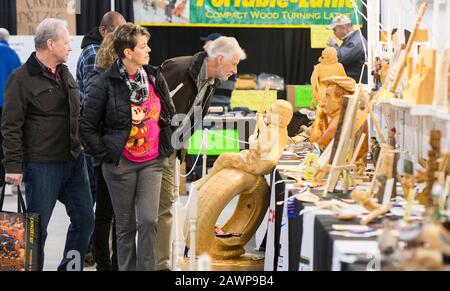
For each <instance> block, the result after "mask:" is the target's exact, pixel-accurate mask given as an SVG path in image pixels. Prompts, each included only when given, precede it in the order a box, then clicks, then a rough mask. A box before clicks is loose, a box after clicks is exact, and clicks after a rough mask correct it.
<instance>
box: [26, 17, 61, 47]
mask: <svg viewBox="0 0 450 291" xmlns="http://www.w3.org/2000/svg"><path fill="white" fill-rule="evenodd" d="M59 27H65V28H67V27H68V24H67V21H65V20H62V19H57V18H47V19H44V20H43V21H42V22H41V23H39V24H38V26H37V27H36V33H35V34H34V47H35V48H36V50H37V51H39V50H44V49H46V48H47V40H49V39H53V40H57V39H58V37H59V35H58V28H59Z"/></svg>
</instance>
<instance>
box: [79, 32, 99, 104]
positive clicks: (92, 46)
mask: <svg viewBox="0 0 450 291" xmlns="http://www.w3.org/2000/svg"><path fill="white" fill-rule="evenodd" d="M102 41H103V37H102V36H101V34H100V32H99V31H98V27H94V28H93V29H91V31H89V33H88V34H86V35H85V36H84V37H83V41H82V42H81V49H82V51H81V54H80V57H79V58H78V62H77V82H78V87H79V89H80V100H81V101H82V102H83V100H84V97H85V94H86V92H85V91H86V83H87V80H88V76H89V72H91V71H93V70H94V68H95V58H96V56H97V53H98V50H99V49H100V45H101V43H102Z"/></svg>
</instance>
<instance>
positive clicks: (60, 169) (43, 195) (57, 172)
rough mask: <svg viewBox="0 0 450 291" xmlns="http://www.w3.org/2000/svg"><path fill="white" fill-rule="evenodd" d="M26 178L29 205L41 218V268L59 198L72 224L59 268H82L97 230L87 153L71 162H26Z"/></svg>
mask: <svg viewBox="0 0 450 291" xmlns="http://www.w3.org/2000/svg"><path fill="white" fill-rule="evenodd" d="M23 181H24V183H25V196H26V204H27V209H28V211H29V212H32V213H37V214H39V215H40V219H41V238H42V239H41V254H40V261H39V267H40V269H41V270H42V268H43V266H44V246H45V240H46V238H47V226H48V223H49V221H50V217H51V216H52V213H53V209H54V208H55V205H56V201H57V200H59V201H60V202H61V203H63V204H64V205H65V207H66V212H67V214H68V215H69V217H70V225H69V229H68V232H67V237H66V245H65V248H64V257H63V259H62V261H61V263H60V265H59V267H58V270H59V271H65V270H82V269H83V264H84V256H85V254H86V250H87V247H88V244H89V239H90V237H91V234H92V232H93V230H94V212H93V205H92V196H91V190H90V186H89V177H88V173H87V168H86V161H85V157H84V154H83V153H81V154H80V155H79V156H78V158H76V159H75V160H72V161H67V162H56V163H29V162H25V163H23ZM78 259H79V261H78Z"/></svg>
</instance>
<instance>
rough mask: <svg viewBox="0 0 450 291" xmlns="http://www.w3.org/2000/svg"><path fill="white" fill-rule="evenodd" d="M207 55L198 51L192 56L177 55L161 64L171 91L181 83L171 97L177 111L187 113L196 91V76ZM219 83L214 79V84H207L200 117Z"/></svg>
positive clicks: (206, 110) (206, 108)
mask: <svg viewBox="0 0 450 291" xmlns="http://www.w3.org/2000/svg"><path fill="white" fill-rule="evenodd" d="M206 57H207V54H206V52H199V53H197V54H195V55H193V56H188V57H177V58H173V59H169V60H167V61H165V62H164V63H163V65H162V73H163V75H164V78H165V79H166V81H167V85H168V86H169V90H170V91H172V90H174V89H175V88H177V86H178V85H179V84H181V83H183V87H181V89H180V90H178V91H177V93H176V94H175V95H174V96H173V97H172V100H173V104H174V105H175V109H176V112H177V113H183V114H187V113H188V112H189V109H190V108H191V106H192V104H193V102H194V100H195V97H196V96H197V93H198V88H197V77H198V75H199V74H200V69H201V68H202V65H203V62H204V61H205V59H206ZM219 85H220V81H219V80H218V79H216V80H215V81H214V85H208V89H207V90H206V93H205V97H204V98H203V102H202V107H203V108H204V109H203V111H202V117H205V115H206V113H207V112H208V108H209V105H210V103H211V99H212V95H214V91H215V90H216V88H217V87H218V86H219Z"/></svg>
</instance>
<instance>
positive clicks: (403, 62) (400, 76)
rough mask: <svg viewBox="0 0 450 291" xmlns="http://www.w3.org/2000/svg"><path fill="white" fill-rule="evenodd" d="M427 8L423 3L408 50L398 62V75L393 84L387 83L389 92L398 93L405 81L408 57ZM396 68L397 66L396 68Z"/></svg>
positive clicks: (406, 49)
mask: <svg viewBox="0 0 450 291" xmlns="http://www.w3.org/2000/svg"><path fill="white" fill-rule="evenodd" d="M427 6H428V4H427V3H426V2H424V3H422V6H420V10H419V13H418V15H417V19H416V23H415V25H414V29H413V30H412V32H411V35H410V37H409V40H408V43H407V44H406V48H405V50H404V52H403V53H402V54H401V56H400V58H399V60H398V64H397V66H396V70H397V71H396V73H395V74H394V76H393V80H392V82H389V81H390V80H388V82H386V87H385V88H387V89H388V90H389V91H391V92H393V93H397V91H398V89H399V87H400V84H401V81H402V80H403V73H404V71H405V67H406V61H407V57H408V55H409V54H410V53H411V49H412V47H413V44H414V41H415V38H416V35H417V33H418V30H419V27H420V24H421V23H422V19H423V17H424V15H425V12H426V10H427ZM394 67H395V66H394Z"/></svg>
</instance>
